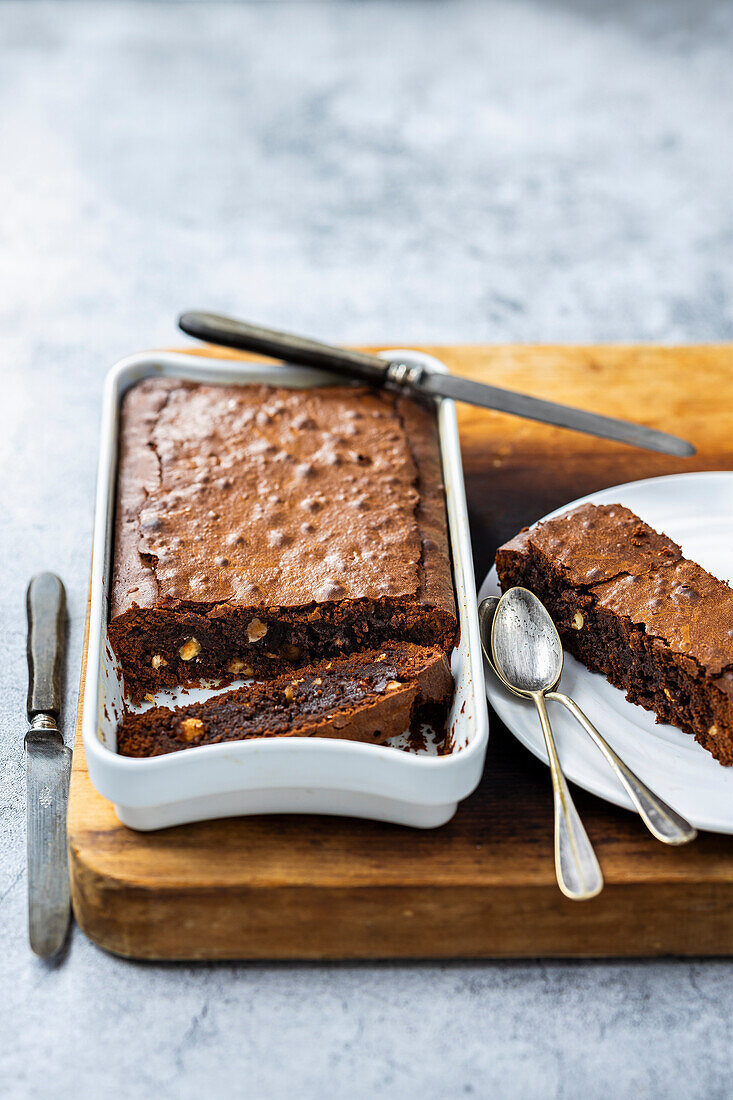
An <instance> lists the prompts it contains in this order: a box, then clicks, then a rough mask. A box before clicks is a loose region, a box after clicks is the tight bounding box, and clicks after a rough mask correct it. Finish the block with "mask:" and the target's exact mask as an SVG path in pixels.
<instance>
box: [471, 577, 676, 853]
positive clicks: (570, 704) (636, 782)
mask: <svg viewBox="0 0 733 1100" xmlns="http://www.w3.org/2000/svg"><path fill="white" fill-rule="evenodd" d="M535 598H536V597H535ZM499 602H500V601H499V598H498V596H487V597H486V599H485V600H482V601H481V604H480V605H479V626H480V633H481V645H482V648H483V651H484V656H485V657H486V659H487V661H488V662H489V664H490V665H491V666H492V668H494V671H496V669H495V667H494V662H493V659H492V654H491V624H492V622H493V619H494V614H495V612H496V609H497V607H498V606H499ZM537 602H538V603H540V606H541V607H542V609H543V611H544V612H545V614H546V615H547V617H548V619H549V618H550V617H549V614H548V612H547V609H546V608H545V607H544V605H543V604H541V602H540V601H539V600H538V601H537ZM550 622H551V623H552V620H551V619H550ZM552 626H553V629H554V627H555V624H554V623H552ZM560 671H562V669H561V670H560ZM507 686H508V687H509V690H510V691H513V692H514V694H515V695H519V694H520V693H519V692H517V691H516V690H515V689H514V688H512V687H510V686H509V685H507ZM545 698H546V699H556V700H557V702H558V703H562V705H563V706H564V707H566V708H567V710H569V711H570V713H571V714H572V715H573V717H574V718H576V719H577V720H578V722H580V724H581V726H582V727H583V729H584V730H585V731H586V733H588V734H589V735H590V737H591V739H592V740H593V742H594V743H595V744H596V745H597V747H598V748H599V749H600V750H601V752H602V753H603V755H604V756H605V758H606V760H607V761H608V763H609V764H610V765H611V767H612V768H613V770H614V772H615V773H616V776H617V778H618V779H619V781H620V782H621V784H622V785H623V787H624V788H625V790H626V791H627V793H628V795H629V798H630V799H631V801H632V802H633V803H634V805H635V806H636V808H637V810H638V811H639V815H640V816H641V819H642V821H643V822H644V824H645V825H646V827H647V828H648V829H649V832H650V833H652V835H653V836H655V837H656V838H657V840H661V841H662V843H663V844H671V845H679V844H688V843H689V842H690V841H691V840H694V839H695V837H696V836H697V829H695V828H694V827H693V826H692V825H690V823H689V821H686V820H685V818H684V817H682V816H681V815H680V814H678V813H677V812H676V811H675V810H673V809H672V807H671V806H668V805H667V803H666V802H665V801H664V799H662V798H660V797H659V795H657V794H655V793H654V791H652V790H651V789H650V788H649V787H647V785H646V783H644V782H642V780H641V779H639V777H638V775H636V774H635V773H634V772H632V770H631V768H629V767H628V766H627V765H626V764H625V763H624V762H623V760H622V759H621V758H620V757H619V756H618V755H617V753H615V752H614V750H613V749H612V748H611V746H610V745H609V744H608V742H607V741H606V739H605V738H604V737H603V736H602V735H601V734H600V733H599V732H598V730H597V729H596V727H595V726H594V725H593V723H592V722H591V721H590V719H589V718H588V717H587V715H585V714H584V713H583V711H582V710H581V709H580V707H579V706H578V704H577V703H576V702H575V700H574V699H572V698H571V697H570V696H569V695H565V694H563V693H562V692H560V691H546V692H545Z"/></svg>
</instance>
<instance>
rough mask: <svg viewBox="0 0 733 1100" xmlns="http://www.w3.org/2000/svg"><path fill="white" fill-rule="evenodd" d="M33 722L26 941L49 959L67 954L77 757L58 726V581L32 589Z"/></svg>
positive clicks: (45, 578)
mask: <svg viewBox="0 0 733 1100" xmlns="http://www.w3.org/2000/svg"><path fill="white" fill-rule="evenodd" d="M26 602H27V609H28V704H27V710H28V717H29V719H30V728H29V730H28V732H27V733H26V735H25V774H26V822H27V857H28V938H29V940H30V945H31V947H32V949H33V951H35V953H36V954H37V955H40V956H41V957H43V958H48V957H49V956H50V955H54V954H56V952H57V951H58V950H59V949H60V948H61V947H62V945H63V943H64V939H65V938H66V930H67V928H68V925H69V917H70V914H71V902H70V893H69V865H68V852H67V844H66V808H67V804H68V797H69V781H70V778H71V750H70V749H68V748H67V747H66V746H65V745H64V741H63V738H62V736H61V734H60V732H59V730H58V727H57V724H56V720H57V718H58V715H59V713H60V710H61V662H62V657H63V642H64V626H65V609H66V593H65V591H64V586H63V584H62V583H61V580H60V579H59V578H58V577H57V576H55V575H54V574H53V573H39V574H38V575H37V576H35V577H34V578H33V579H32V580H31V582H30V584H29V585H28V592H27V597H26Z"/></svg>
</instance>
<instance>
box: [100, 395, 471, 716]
mask: <svg viewBox="0 0 733 1100" xmlns="http://www.w3.org/2000/svg"><path fill="white" fill-rule="evenodd" d="M108 633H109V640H110V643H111V645H112V648H113V650H114V652H115V653H116V655H117V657H118V659H119V661H120V664H121V667H122V671H123V674H124V677H125V686H126V689H127V692H128V694H129V695H130V696H131V697H132V698H133V699H139V698H141V697H142V696H143V695H144V694H145V693H147V692H150V691H156V690H158V689H159V688H165V687H172V686H173V685H175V684H181V683H183V684H192V683H196V682H197V681H199V680H201V679H208V678H215V677H223V676H227V675H236V666H237V665H238V666H240V667H242V666H243V667H251V668H252V669H253V670H254V672H255V674H258V673H259V674H263V675H273V674H277V672H278V671H284V670H285V669H287V668H288V667H289V666H290V665H294V664H298V663H304V662H307V661H309V660H314V659H318V658H320V657H322V656H325V655H329V656H330V655H339V654H341V653H349V652H353V651H354V650H356V649H369V648H373V647H374V646H375V645H379V644H381V643H382V642H384V641H386V640H395V639H396V640H403V641H410V642H413V643H415V644H419V645H440V646H443V647H444V648H446V649H447V648H450V646H452V644H453V641H454V637H455V633H456V615H455V605H454V598H453V586H452V575H451V567H450V560H449V554H448V535H447V527H446V518H445V505H444V494H443V484H442V479H441V472H440V452H439V447H438V436H437V428H436V424H435V417H434V415H433V413H432V412H431V411H430V410H428V409H426V408H423V407H422V406H420V405H418V404H416V403H414V402H411V401H408V400H405V399H403V398H400V397H398V396H396V395H393V394H389V393H383V392H376V391H374V390H371V389H367V388H364V387H351V386H325V387H316V388H313V389H305V390H303V389H300V390H296V389H287V388H284V387H283V388H280V387H271V386H263V385H251V386H208V385H201V384H194V383H187V382H178V381H171V380H165V379H149V380H147V381H145V382H143V383H141V384H139V385H137V386H135V387H133V388H132V389H131V390H130V391H129V393H128V394H127V395H126V396H125V399H124V402H123V408H122V419H121V436H120V457H119V470H118V495H117V516H116V538H115V553H114V562H113V579H112V595H111V607H110V622H109V631H108ZM232 663H233V664H234V666H235V668H234V670H233V669H232V668H231V667H230V666H231V665H232Z"/></svg>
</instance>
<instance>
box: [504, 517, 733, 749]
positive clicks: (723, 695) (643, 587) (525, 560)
mask: <svg viewBox="0 0 733 1100" xmlns="http://www.w3.org/2000/svg"><path fill="white" fill-rule="evenodd" d="M496 568H497V572H498V574H499V579H500V582H501V586H502V589H503V590H506V589H507V588H511V587H513V586H514V585H522V586H523V587H525V588H529V589H530V590H531V591H533V592H535V593H536V595H537V596H539V598H540V599H541V600H542V601H543V603H544V604H545V605H546V606H547V608H548V610H549V612H550V614H551V615H552V618H553V619H554V621H555V623H556V625H557V628H558V631H559V632H560V636H561V638H562V640H563V644H564V645H565V647H566V649H568V651H569V652H570V653H572V654H573V655H574V656H575V657H577V658H578V659H579V660H581V661H582V662H583V663H584V664H585V665H587V667H588V668H590V669H592V670H594V671H598V672H602V673H603V674H604V675H605V676H606V677H607V678H608V679H609V680H610V682H611V683H612V684H615V685H616V686H617V687H621V688H624V689H625V690H626V693H627V698H628V699H629V701H630V702H633V703H639V704H640V705H641V706H643V707H646V708H647V710H652V711H654V712H655V714H656V715H657V720H658V721H660V722H669V723H671V724H672V725H675V726H679V727H680V728H681V729H683V730H686V731H687V732H688V733H693V734H694V735H695V738H696V739H697V740H698V741H699V742H700V744H701V745H703V747H704V748H706V749H707V750H708V751H709V752H710V753H712V755H713V756H714V757H715V758H716V759H717V760H719V761H720V763H721V764H727V765H730V764H733V589H731V588H730V587H729V586H728V585H727V584H725V583H724V582H723V581H721V580H718V579H717V578H716V577H713V576H712V575H711V574H710V573H707V572H706V571H705V570H704V569H702V568H701V567H700V566H699V565H696V564H695V563H694V562H691V561H688V560H687V559H686V558H683V557H682V551H681V550H680V548H679V546H677V544H676V543H674V542H672V540H671V539H669V538H667V536H666V535H663V534H660V533H658V532H657V531H654V530H653V529H652V528H651V527H649V526H648V524H646V523H644V522H643V521H642V520H641V519H639V517H638V516H636V515H634V513H633V512H631V511H630V510H629V509H628V508H624V507H623V506H622V505H620V504H614V505H601V506H596V505H591V504H585V505H581V506H580V507H579V508H576V509H573V510H572V511H570V512H566V513H564V514H563V515H561V516H558V517H557V518H556V519H552V520H547V521H546V522H545V523H540V524H538V525H537V526H536V527H534V528H531V529H530V530H526V531H523V532H521V533H520V534H519V535H517V536H516V538H514V539H512V540H511V541H510V542H508V543H507V544H506V545H505V546H502V547H501V548H500V549H499V551H498V553H497V555H496Z"/></svg>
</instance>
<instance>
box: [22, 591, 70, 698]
mask: <svg viewBox="0 0 733 1100" xmlns="http://www.w3.org/2000/svg"><path fill="white" fill-rule="evenodd" d="M26 603H27V607H28V714H29V715H30V716H31V717H32V716H33V715H34V714H55V715H58V713H59V711H60V710H61V660H62V657H63V652H64V626H65V612H66V592H65V590H64V586H63V584H62V583H61V580H60V578H59V577H57V576H56V574H55V573H38V574H36V576H35V577H34V578H33V580H32V581H31V582H30V584H29V585H28V592H27V595H26Z"/></svg>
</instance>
